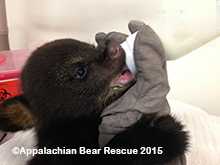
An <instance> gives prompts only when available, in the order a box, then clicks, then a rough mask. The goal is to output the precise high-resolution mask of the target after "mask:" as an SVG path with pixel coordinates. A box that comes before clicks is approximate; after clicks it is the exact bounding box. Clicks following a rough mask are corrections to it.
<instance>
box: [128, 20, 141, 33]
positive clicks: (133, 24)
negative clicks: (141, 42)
mask: <svg viewBox="0 0 220 165" xmlns="http://www.w3.org/2000/svg"><path fill="white" fill-rule="evenodd" d="M144 25H145V23H144V22H141V21H137V20H131V21H130V22H129V23H128V29H129V31H130V32H131V33H135V32H136V31H139V30H140V29H141V28H142V27H143V26H144Z"/></svg>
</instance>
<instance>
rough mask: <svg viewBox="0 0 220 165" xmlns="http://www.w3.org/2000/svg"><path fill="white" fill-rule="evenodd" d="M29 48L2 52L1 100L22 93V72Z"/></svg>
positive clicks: (0, 59)
mask: <svg viewBox="0 0 220 165" xmlns="http://www.w3.org/2000/svg"><path fill="white" fill-rule="evenodd" d="M29 55H30V51H29V50H15V51H2V52H0V102H2V101H4V100H6V99H8V98H11V97H14V96H17V95H20V94H21V93H22V90H21V83H20V73H21V69H22V67H23V65H24V64H25V61H26V60H27V58H28V57H29Z"/></svg>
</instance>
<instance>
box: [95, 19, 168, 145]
mask: <svg viewBox="0 0 220 165" xmlns="http://www.w3.org/2000/svg"><path fill="white" fill-rule="evenodd" d="M128 27H129V30H130V32H131V33H134V32H136V31H138V33H137V35H136V39H135V41H134V59H135V64H136V70H137V73H136V79H137V82H136V83H135V84H134V85H133V86H132V87H131V88H130V89H129V90H128V91H127V92H126V93H125V94H124V95H123V96H122V97H120V98H119V99H118V100H116V101H115V102H113V103H112V104H110V105H109V106H108V107H106V108H105V109H104V111H103V113H102V115H101V117H102V123H101V124H100V127H99V132H100V136H99V144H100V146H101V147H103V146H105V145H106V144H107V143H108V142H109V141H110V140H111V138H113V137H114V136H115V135H116V134H118V133H120V132H122V131H124V130H126V129H127V128H128V127H129V126H131V125H132V124H134V123H135V122H137V121H138V120H139V119H140V118H141V116H142V115H143V114H155V117H156V118H157V117H159V116H162V115H166V114H168V113H169V112H170V108H169V105H168V102H167V99H166V95H167V93H168V91H169V84H168V78H167V70H166V58H165V54H164V49H163V46H162V44H161V42H160V39H159V37H158V36H157V35H156V33H155V32H154V31H153V30H152V29H151V28H150V27H149V26H147V25H145V24H144V23H143V22H139V21H131V22H130V23H129V24H128ZM126 37H127V35H125V34H122V33H117V32H111V33H109V34H107V35H106V34H104V33H98V34H96V41H97V43H98V46H99V47H101V48H104V45H105V44H104V43H105V41H106V40H114V41H117V42H118V43H119V44H120V43H121V42H123V41H125V39H126Z"/></svg>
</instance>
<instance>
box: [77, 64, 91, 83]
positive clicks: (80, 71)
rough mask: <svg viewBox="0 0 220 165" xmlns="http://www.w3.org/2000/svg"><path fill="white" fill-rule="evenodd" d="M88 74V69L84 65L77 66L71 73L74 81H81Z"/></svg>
mask: <svg viewBox="0 0 220 165" xmlns="http://www.w3.org/2000/svg"><path fill="white" fill-rule="evenodd" d="M87 72H88V67H87V66H86V65H80V66H77V67H76V68H75V69H74V71H73V77H74V78H75V79H79V80H82V79H84V78H85V77H86V75H87Z"/></svg>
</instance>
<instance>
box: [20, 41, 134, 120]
mask: <svg viewBox="0 0 220 165" xmlns="http://www.w3.org/2000/svg"><path fill="white" fill-rule="evenodd" d="M133 83H134V76H133V75H132V74H131V73H130V72H129V70H128V69H127V67H126V65H125V55H124V51H123V50H122V49H121V47H120V46H119V45H117V44H116V43H114V42H109V43H107V45H106V48H105V50H99V49H98V48H96V47H94V46H93V45H90V44H87V43H84V42H80V41H77V40H73V39H62V40H56V41H53V42H50V43H48V44H45V45H43V46H41V47H39V48H38V49H37V50H35V51H34V52H33V53H32V56H31V57H30V58H29V59H28V61H27V63H26V65H25V66H24V69H23V72H22V86H23V92H24V96H25V97H26V99H27V100H28V101H29V102H30V106H31V111H32V113H33V114H34V115H37V117H45V116H47V114H48V115H49V114H50V115H57V116H59V115H60V114H62V115H64V114H66V115H73V116H79V115H90V114H91V113H92V114H94V113H98V114H99V113H101V111H102V109H103V108H104V107H105V106H107V105H108V104H110V103H111V102H112V101H114V100H115V99H117V98H118V97H120V96H121V95H122V94H123V93H124V92H125V91H126V90H127V89H128V88H129V87H130V86H131V85H132V84H133Z"/></svg>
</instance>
